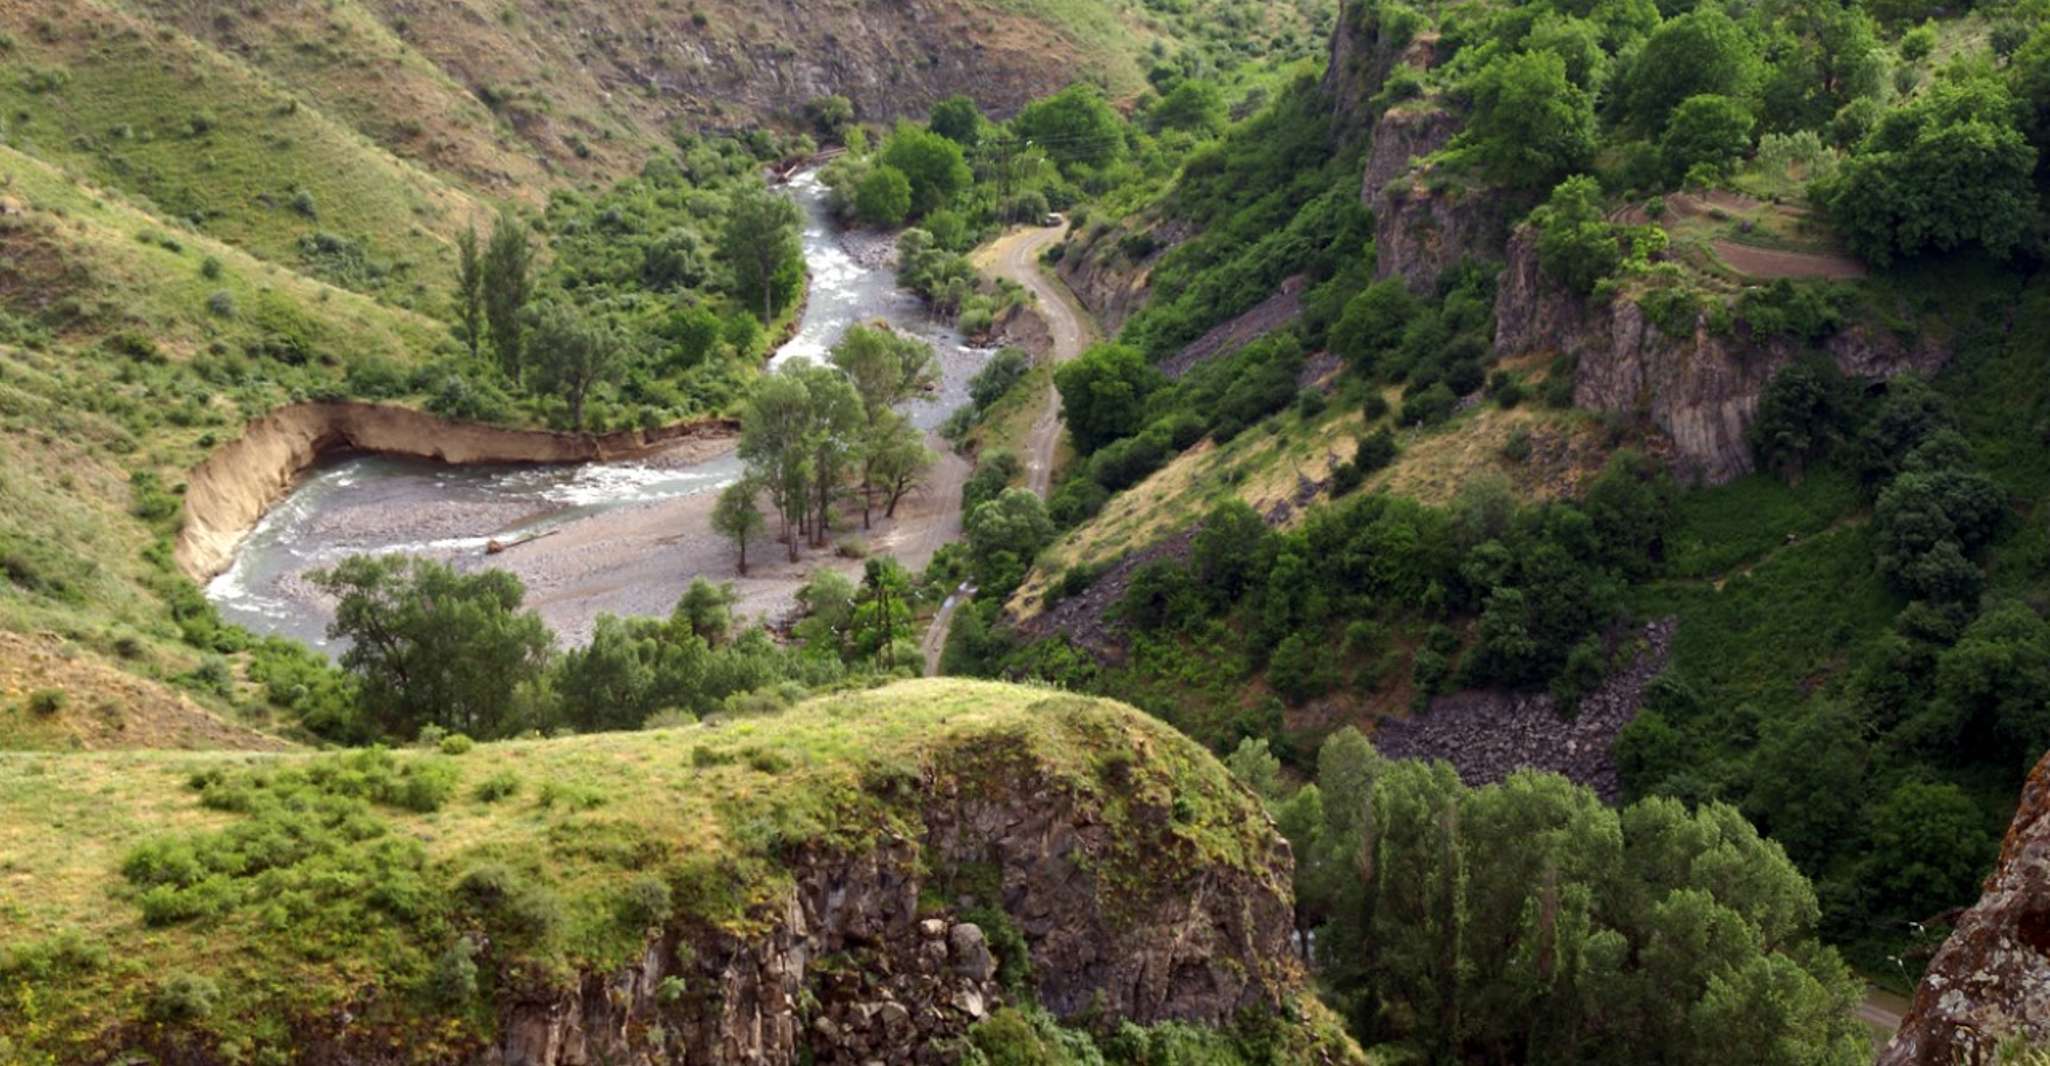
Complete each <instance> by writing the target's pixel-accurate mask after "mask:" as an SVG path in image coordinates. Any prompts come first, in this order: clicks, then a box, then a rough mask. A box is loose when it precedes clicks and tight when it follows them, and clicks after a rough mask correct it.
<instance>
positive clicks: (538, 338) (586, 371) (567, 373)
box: [530, 302, 626, 429]
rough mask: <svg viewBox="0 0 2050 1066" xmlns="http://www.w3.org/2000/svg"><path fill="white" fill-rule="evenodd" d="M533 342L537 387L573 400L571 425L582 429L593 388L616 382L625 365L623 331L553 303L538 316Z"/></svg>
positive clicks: (543, 307) (570, 402)
mask: <svg viewBox="0 0 2050 1066" xmlns="http://www.w3.org/2000/svg"><path fill="white" fill-rule="evenodd" d="M530 339H531V341H532V352H533V354H532V356H531V361H532V362H533V364H534V370H535V371H536V374H535V380H534V384H535V385H536V386H537V387H539V388H542V389H546V390H548V391H549V392H553V393H556V394H558V395H560V396H561V397H562V398H563V399H564V400H565V401H566V402H568V404H569V419H570V425H571V426H573V427H574V428H576V429H583V428H584V401H585V400H586V399H588V398H589V397H590V393H591V389H592V387H593V386H596V385H598V384H600V383H602V382H610V381H614V380H617V379H618V377H619V373H620V370H621V368H622V366H623V364H624V362H625V350H626V349H625V344H624V342H623V341H621V340H620V337H619V332H618V331H617V330H616V329H614V328H613V327H612V325H611V323H609V322H606V321H605V320H603V319H599V318H593V317H591V316H589V315H586V314H584V313H583V312H581V311H578V310H576V309H575V308H573V307H569V306H567V305H564V304H560V303H553V302H550V303H544V304H542V305H541V306H540V307H539V308H538V309H536V311H535V312H534V314H533V326H532V328H531V338H530Z"/></svg>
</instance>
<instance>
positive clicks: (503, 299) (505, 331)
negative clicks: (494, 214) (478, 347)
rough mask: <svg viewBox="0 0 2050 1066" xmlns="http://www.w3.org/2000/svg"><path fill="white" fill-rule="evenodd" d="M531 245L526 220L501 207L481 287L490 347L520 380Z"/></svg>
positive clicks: (486, 251) (529, 293) (501, 365)
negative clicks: (489, 333)
mask: <svg viewBox="0 0 2050 1066" xmlns="http://www.w3.org/2000/svg"><path fill="white" fill-rule="evenodd" d="M533 264H534V246H533V243H532V241H531V239H530V238H529V237H528V235H527V224H526V223H524V222H521V221H520V220H519V217H518V216H516V215H514V214H513V213H512V212H511V211H501V212H499V215H498V224H497V225H495V226H493V227H492V229H491V240H490V243H489V244H488V245H487V246H486V247H485V249H484V263H483V269H482V271H481V280H482V283H483V290H484V318H485V321H486V323H487V324H488V325H489V327H490V330H491V348H492V350H493V351H494V352H496V353H497V354H498V365H499V368H500V369H502V370H504V371H505V376H506V377H508V378H511V379H512V380H513V382H514V383H518V382H519V380H520V373H521V369H522V362H523V360H522V355H523V354H524V353H523V350H522V348H521V346H520V344H521V339H522V333H523V330H524V329H525V322H524V317H525V313H526V309H527V301H528V300H529V299H530V298H532V296H533V294H534V288H533V285H534V282H533V278H532V277H531V276H530V275H531V272H532V270H533Z"/></svg>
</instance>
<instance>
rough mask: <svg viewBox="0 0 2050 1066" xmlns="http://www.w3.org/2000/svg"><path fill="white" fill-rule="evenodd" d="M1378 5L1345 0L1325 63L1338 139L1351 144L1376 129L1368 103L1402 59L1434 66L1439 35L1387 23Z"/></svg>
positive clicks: (1325, 80)
mask: <svg viewBox="0 0 2050 1066" xmlns="http://www.w3.org/2000/svg"><path fill="white" fill-rule="evenodd" d="M1377 6H1378V5H1376V4H1374V3H1372V2H1368V0H1344V2H1343V3H1341V4H1340V5H1339V8H1338V25H1337V28H1336V29H1334V30H1333V31H1332V33H1331V58H1330V61H1329V62H1327V63H1326V64H1325V66H1324V95H1325V96H1326V97H1327V98H1329V99H1330V101H1331V111H1332V114H1333V116H1334V117H1335V119H1336V121H1334V122H1333V123H1332V128H1333V129H1334V130H1335V131H1336V132H1337V134H1338V136H1339V139H1340V140H1341V141H1343V142H1347V143H1351V142H1354V141H1356V140H1357V139H1358V138H1360V137H1364V136H1367V135H1369V134H1371V133H1373V132H1374V130H1373V125H1374V116H1373V113H1372V112H1371V111H1370V110H1369V108H1368V102H1369V101H1370V100H1372V99H1373V97H1374V94H1375V93H1378V92H1380V91H1381V83H1382V82H1384V81H1386V80H1387V79H1388V72H1389V71H1391V70H1394V69H1395V66H1396V64H1398V63H1404V62H1407V63H1412V64H1414V65H1416V66H1418V67H1429V66H1431V65H1432V63H1433V62H1434V58H1433V53H1434V48H1433V45H1434V44H1435V40H1436V39H1435V38H1434V37H1430V36H1418V35H1416V34H1414V33H1412V32H1410V31H1409V30H1408V29H1406V28H1400V27H1389V26H1385V25H1383V24H1382V23H1381V22H1380V20H1379V19H1378V18H1377V17H1376V9H1377Z"/></svg>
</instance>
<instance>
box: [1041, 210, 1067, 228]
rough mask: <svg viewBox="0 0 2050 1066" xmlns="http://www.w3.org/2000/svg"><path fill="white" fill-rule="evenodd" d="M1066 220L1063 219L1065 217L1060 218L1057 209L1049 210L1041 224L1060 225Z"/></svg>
mask: <svg viewBox="0 0 2050 1066" xmlns="http://www.w3.org/2000/svg"><path fill="white" fill-rule="evenodd" d="M1066 221H1067V219H1065V218H1062V217H1061V213H1060V212H1058V211H1052V212H1049V213H1048V214H1047V216H1046V218H1045V219H1043V220H1042V224H1044V225H1048V226H1058V225H1060V224H1061V223H1063V222H1066Z"/></svg>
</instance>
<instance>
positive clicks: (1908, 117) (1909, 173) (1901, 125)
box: [1817, 75, 2036, 266]
mask: <svg viewBox="0 0 2050 1066" xmlns="http://www.w3.org/2000/svg"><path fill="white" fill-rule="evenodd" d="M2016 115H2017V109H2016V107H2015V102H2014V98H2013V97H2012V96H2011V95H2010V94H2009V93H2008V90H2007V88H2006V86H2005V85H2004V84H2003V83H2002V82H2001V81H2000V80H1999V79H1998V78H1995V77H1992V76H1990V75H1988V76H1975V77H1964V78H1956V79H1946V80H1944V81H1939V82H1937V83H1936V84H1935V85H1932V86H1930V87H1929V89H1928V91H1926V92H1924V93H1922V94H1920V95H1918V96H1917V97H1915V99H1914V100H1913V101H1912V102H1910V103H1909V104H1908V105H1907V106H1905V107H1900V108H1896V109H1894V110H1892V111H1889V112H1887V113H1886V116H1885V117H1884V118H1882V119H1881V120H1880V122H1879V126H1878V128H1877V129H1874V130H1873V131H1872V133H1871V134H1870V135H1868V136H1867V137H1866V138H1865V140H1864V142H1863V143H1862V144H1860V145H1859V146H1858V150H1857V151H1856V152H1855V153H1854V154H1853V155H1852V156H1851V158H1850V159H1848V160H1846V161H1845V162H1844V164H1843V166H1842V167H1841V168H1840V169H1839V171H1838V173H1837V174H1836V176H1835V177H1833V178H1831V179H1830V180H1829V181H1827V182H1826V183H1823V184H1822V185H1820V186H1819V188H1818V190H1817V191H1818V194H1819V196H1820V198H1821V199H1822V201H1823V202H1824V203H1825V204H1826V205H1827V206H1828V208H1829V213H1830V217H1831V218H1832V219H1833V220H1834V221H1835V222H1836V224H1837V227H1838V228H1839V229H1840V230H1841V231H1842V232H1843V234H1844V235H1845V237H1846V238H1847V239H1848V240H1849V241H1850V243H1851V247H1852V249H1853V250H1854V251H1856V252H1857V253H1858V254H1859V255H1860V256H1862V257H1864V258H1866V259H1868V260H1870V261H1871V262H1873V263H1874V264H1876V265H1879V266H1886V265H1888V264H1889V263H1891V262H1893V260H1895V259H1896V258H1912V257H1914V256H1917V255H1921V254H1923V253H1925V252H1947V251H1952V250H1954V249H1957V248H1962V247H1966V246H1968V245H1977V246H1979V247H1981V248H1984V249H1985V250H1986V251H1987V252H1989V253H1991V254H1992V255H1994V256H1996V257H2005V256H2007V255H2009V254H2011V253H2012V252H2013V251H2014V250H2015V249H2016V248H2017V247H2018V246H2019V245H2020V244H2021V242H2022V240H2023V238H2024V236H2025V235H2026V234H2028V233H2029V232H2031V228H2032V226H2033V225H2034V223H2035V219H2036V200H2035V186H2034V184H2033V179H2032V175H2033V174H2034V173H2035V168H2036V149H2035V148H2034V147H2032V146H2031V145H2030V144H2029V142H2028V139H2027V138H2026V137H2025V136H2023V134H2022V131H2021V130H2020V128H2018V126H2017V125H2016Z"/></svg>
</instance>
